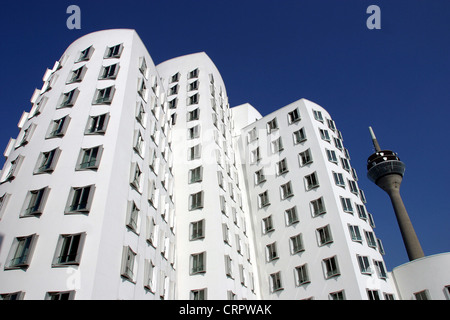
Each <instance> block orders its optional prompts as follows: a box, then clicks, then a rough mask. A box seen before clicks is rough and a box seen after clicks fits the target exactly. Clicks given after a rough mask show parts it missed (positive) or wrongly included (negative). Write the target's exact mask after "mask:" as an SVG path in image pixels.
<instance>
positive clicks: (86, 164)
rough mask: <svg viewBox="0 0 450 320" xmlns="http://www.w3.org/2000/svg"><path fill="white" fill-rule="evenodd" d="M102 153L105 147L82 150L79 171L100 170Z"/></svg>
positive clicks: (79, 158)
mask: <svg viewBox="0 0 450 320" xmlns="http://www.w3.org/2000/svg"><path fill="white" fill-rule="evenodd" d="M102 152H103V146H97V147H94V148H86V149H81V152H80V155H79V157H78V166H77V170H88V169H90V170H92V169H98V167H99V165H100V159H101V155H102Z"/></svg>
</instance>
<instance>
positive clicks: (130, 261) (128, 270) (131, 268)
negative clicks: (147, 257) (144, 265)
mask: <svg viewBox="0 0 450 320" xmlns="http://www.w3.org/2000/svg"><path fill="white" fill-rule="evenodd" d="M136 256H137V254H136V253H135V252H134V251H133V250H132V249H131V248H130V247H128V246H125V247H123V251H122V267H121V270H120V275H121V276H122V278H124V279H126V280H128V281H131V282H133V283H134V281H135V277H136V271H137V263H135V260H136Z"/></svg>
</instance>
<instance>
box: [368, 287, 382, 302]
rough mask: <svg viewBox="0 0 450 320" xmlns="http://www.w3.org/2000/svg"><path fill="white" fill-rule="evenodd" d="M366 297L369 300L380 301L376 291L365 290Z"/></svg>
mask: <svg viewBox="0 0 450 320" xmlns="http://www.w3.org/2000/svg"><path fill="white" fill-rule="evenodd" d="M367 297H368V298H369V300H380V294H379V293H378V290H369V289H367Z"/></svg>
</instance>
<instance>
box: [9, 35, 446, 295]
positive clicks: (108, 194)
mask: <svg viewBox="0 0 450 320" xmlns="http://www.w3.org/2000/svg"><path fill="white" fill-rule="evenodd" d="M43 80H44V85H43V87H42V89H40V90H36V91H35V93H34V94H33V96H32V98H31V102H32V108H31V110H30V111H29V112H25V113H24V114H23V116H22V118H21V119H20V122H19V129H20V132H19V135H18V137H17V138H16V139H11V140H10V143H9V144H8V146H7V147H6V150H5V153H4V155H5V157H6V162H5V165H4V168H3V170H2V172H1V174H0V236H1V237H3V238H2V241H1V242H0V296H1V297H2V298H4V299H9V298H22V299H38V300H39V299H63V298H69V299H218V300H223V299H363V300H365V299H392V298H394V299H400V298H407V299H409V298H410V295H411V294H413V293H414V292H413V293H411V294H409V293H408V294H407V293H404V292H403V291H402V290H403V288H407V289H405V290H407V291H408V290H409V291H410V290H413V291H414V290H415V288H409V287H408V285H407V284H406V283H407V282H408V281H407V278H408V277H410V276H411V275H414V276H417V274H418V273H420V270H422V269H421V268H427V267H428V264H427V263H425V265H426V266H424V267H423V266H422V267H420V266H419V267H418V269H417V268H416V269H414V270H410V269H408V270H406V269H407V267H406V266H405V267H403V266H401V267H398V268H397V270H396V269H394V271H393V272H392V275H391V274H390V273H388V272H387V270H386V268H385V265H384V262H383V257H382V254H383V253H384V252H383V247H382V243H381V241H380V240H379V239H377V238H376V236H375V233H374V230H373V228H374V221H373V217H372V215H371V214H370V213H368V212H367V210H366V208H365V205H364V204H365V199H364V193H363V192H362V190H360V189H359V188H358V184H357V180H358V178H357V175H356V172H355V170H354V169H353V168H352V167H351V165H350V156H349V152H348V150H347V149H345V147H344V145H343V138H342V134H341V132H340V131H339V130H337V128H336V125H335V123H334V121H333V120H332V118H331V116H330V115H329V114H328V112H327V111H326V110H325V109H323V108H322V107H320V106H318V105H317V104H315V103H313V102H310V101H308V100H305V99H301V100H298V101H296V102H294V103H292V104H289V105H287V106H285V107H283V108H281V109H279V110H277V111H275V112H273V113H271V114H269V115H267V116H265V117H262V115H261V114H260V113H259V112H258V111H257V110H256V109H255V108H253V107H252V106H251V105H249V104H245V105H241V106H237V107H234V108H231V109H230V107H229V103H228V98H227V94H226V88H225V84H224V82H223V80H222V77H221V76H220V73H219V71H218V70H217V68H216V67H215V65H214V63H213V62H212V61H211V59H210V58H209V57H208V56H207V55H206V54H205V53H197V54H191V55H187V56H183V57H179V58H175V59H171V60H168V61H166V62H163V63H161V64H159V65H158V66H155V65H154V64H153V61H152V59H151V57H150V55H149V53H148V52H147V49H146V48H145V45H144V44H143V43H142V41H141V40H140V38H139V37H138V35H137V34H136V32H135V31H133V30H122V29H121V30H107V31H99V32H95V33H91V34H88V35H86V36H83V37H82V38H80V39H78V40H76V41H75V42H74V43H73V44H72V45H70V46H69V47H68V48H67V50H66V51H65V52H64V54H63V56H62V57H61V59H60V60H59V61H58V62H56V64H55V66H54V67H53V69H52V70H47V72H46V73H45V75H44V78H43ZM445 257H446V256H444V258H442V259H444V260H445V259H446V258H445ZM432 260H433V259H431V260H428V261H432ZM434 260H435V259H434ZM445 261H447V262H446V263H447V264H448V259H447V260H445ZM403 270H406V271H403ZM405 277H406V280H405ZM394 279H395V281H394ZM442 279H443V278H442ZM426 283H427V282H426V281H425V282H424V284H423V286H422V287H423V289H424V290H425V289H430V288H427V287H426ZM445 285H448V283H446V284H445ZM397 286H401V287H402V290H400V289H399V288H398V287H397ZM433 286H434V287H436V288H438V287H442V288H441V289H440V290H441V291H442V290H443V288H444V287H443V286H442V281H437V282H436V283H434V284H433ZM446 289H447V291H448V287H446ZM421 290H422V289H421ZM433 290H434V289H433ZM409 291H408V292H409ZM446 297H447V296H446ZM432 298H436V299H439V298H441V297H438V296H437V295H435V294H433V295H432Z"/></svg>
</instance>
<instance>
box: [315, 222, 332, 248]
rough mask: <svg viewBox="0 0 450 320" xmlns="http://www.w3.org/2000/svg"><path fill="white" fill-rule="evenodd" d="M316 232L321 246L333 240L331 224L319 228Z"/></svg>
mask: <svg viewBox="0 0 450 320" xmlns="http://www.w3.org/2000/svg"><path fill="white" fill-rule="evenodd" d="M316 233H317V239H318V242H319V246H323V245H325V244H328V243H331V242H333V237H332V236H331V229H330V226H329V225H326V226H324V227H322V228H319V229H317V230H316Z"/></svg>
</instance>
